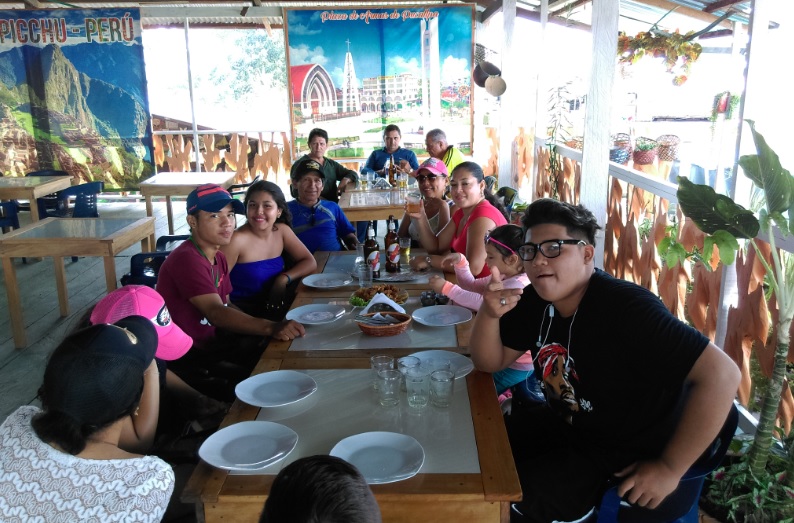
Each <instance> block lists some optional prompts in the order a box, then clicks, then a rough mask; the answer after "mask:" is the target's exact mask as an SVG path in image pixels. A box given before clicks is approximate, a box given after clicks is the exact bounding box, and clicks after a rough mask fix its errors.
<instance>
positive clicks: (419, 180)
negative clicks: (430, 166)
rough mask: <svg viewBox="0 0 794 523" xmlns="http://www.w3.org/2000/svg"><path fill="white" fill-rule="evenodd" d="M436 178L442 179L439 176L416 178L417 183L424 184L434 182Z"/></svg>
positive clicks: (420, 176) (429, 175)
mask: <svg viewBox="0 0 794 523" xmlns="http://www.w3.org/2000/svg"><path fill="white" fill-rule="evenodd" d="M436 178H441V176H438V175H437V174H420V175H419V176H417V177H416V182H417V183H422V182H424V181H425V180H427V181H428V182H432V181H433V180H435V179H436Z"/></svg>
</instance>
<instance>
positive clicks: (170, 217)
mask: <svg viewBox="0 0 794 523" xmlns="http://www.w3.org/2000/svg"><path fill="white" fill-rule="evenodd" d="M165 212H166V213H168V234H174V210H173V209H172V208H171V197H170V196H166V197H165Z"/></svg>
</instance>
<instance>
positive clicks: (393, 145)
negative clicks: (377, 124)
mask: <svg viewBox="0 0 794 523" xmlns="http://www.w3.org/2000/svg"><path fill="white" fill-rule="evenodd" d="M401 140H402V133H400V128H399V127H397V126H396V125H394V124H391V125H387V126H386V128H385V129H384V130H383V143H384V144H385V145H386V146H385V147H384V148H383V149H376V150H374V151H372V154H370V155H369V158H368V159H367V163H366V164H364V167H362V168H361V174H370V173H374V174H375V175H376V176H380V177H381V178H383V177H385V176H388V174H389V172H388V171H389V159H390V158H394V164H395V167H396V168H397V173H398V174H401V173H404V174H409V173H411V172H413V171H415V170H417V169H418V168H419V161H418V160H417V159H416V154H414V152H413V151H411V150H410V149H405V148H403V147H400V142H401ZM367 223H369V222H358V224H357V225H356V235H357V236H358V241H359V242H363V241H364V240H365V239H366V236H367ZM373 225H374V227H373V230H374V231H375V234H376V235H377V234H378V222H374V224H373Z"/></svg>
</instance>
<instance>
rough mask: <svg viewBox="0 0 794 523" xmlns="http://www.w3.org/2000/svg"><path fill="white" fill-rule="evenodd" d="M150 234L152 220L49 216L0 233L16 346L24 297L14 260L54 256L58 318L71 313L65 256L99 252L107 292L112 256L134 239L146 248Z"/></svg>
mask: <svg viewBox="0 0 794 523" xmlns="http://www.w3.org/2000/svg"><path fill="white" fill-rule="evenodd" d="M150 236H154V218H141V219H121V218H113V219H106V218H47V219H46V220H41V221H37V222H33V223H31V224H30V225H27V226H25V227H22V228H21V229H18V230H16V231H13V232H11V233H9V234H4V235H2V236H0V258H2V261H3V272H4V275H5V283H6V293H7V294H8V312H9V314H10V316H11V328H12V330H13V333H14V345H15V346H16V347H17V348H18V349H19V348H23V347H25V346H26V345H27V339H26V336H25V324H24V321H23V318H22V300H21V295H20V293H19V286H18V283H17V276H16V269H15V268H14V262H13V260H12V258H17V257H19V258H21V257H45V256H52V258H53V265H54V268H55V282H56V285H57V288H58V302H59V304H60V313H61V316H64V317H65V316H68V315H69V298H68V295H67V291H66V270H65V268H64V265H63V258H64V257H66V256H102V257H103V259H104V265H105V283H106V285H107V289H108V292H110V291H112V290H114V289H115V288H116V285H117V283H116V282H117V279H116V262H115V260H114V259H113V257H114V256H116V255H117V254H119V253H120V252H122V251H123V250H125V249H127V248H128V247H130V246H131V245H133V244H134V243H136V242H141V250H142V251H144V252H147V251H149V249H150V244H149V237H150Z"/></svg>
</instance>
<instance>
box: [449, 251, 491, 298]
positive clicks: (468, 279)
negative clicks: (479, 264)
mask: <svg viewBox="0 0 794 523" xmlns="http://www.w3.org/2000/svg"><path fill="white" fill-rule="evenodd" d="M457 256H458V257H459V258H458V260H457V262H455V265H453V268H454V269H455V276H456V277H457V279H458V285H459V286H460V287H461V288H463V289H465V290H467V291H471V292H476V293H477V294H482V293H484V292H485V291H486V289H487V288H488V284H489V283H491V276H490V275H488V276H485V277H484V278H475V277H474V275H473V274H472V273H471V268H470V267H469V260H467V259H466V255H465V254H462V253H461V254H458V255H457ZM480 301H481V302H482V300H480Z"/></svg>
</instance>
